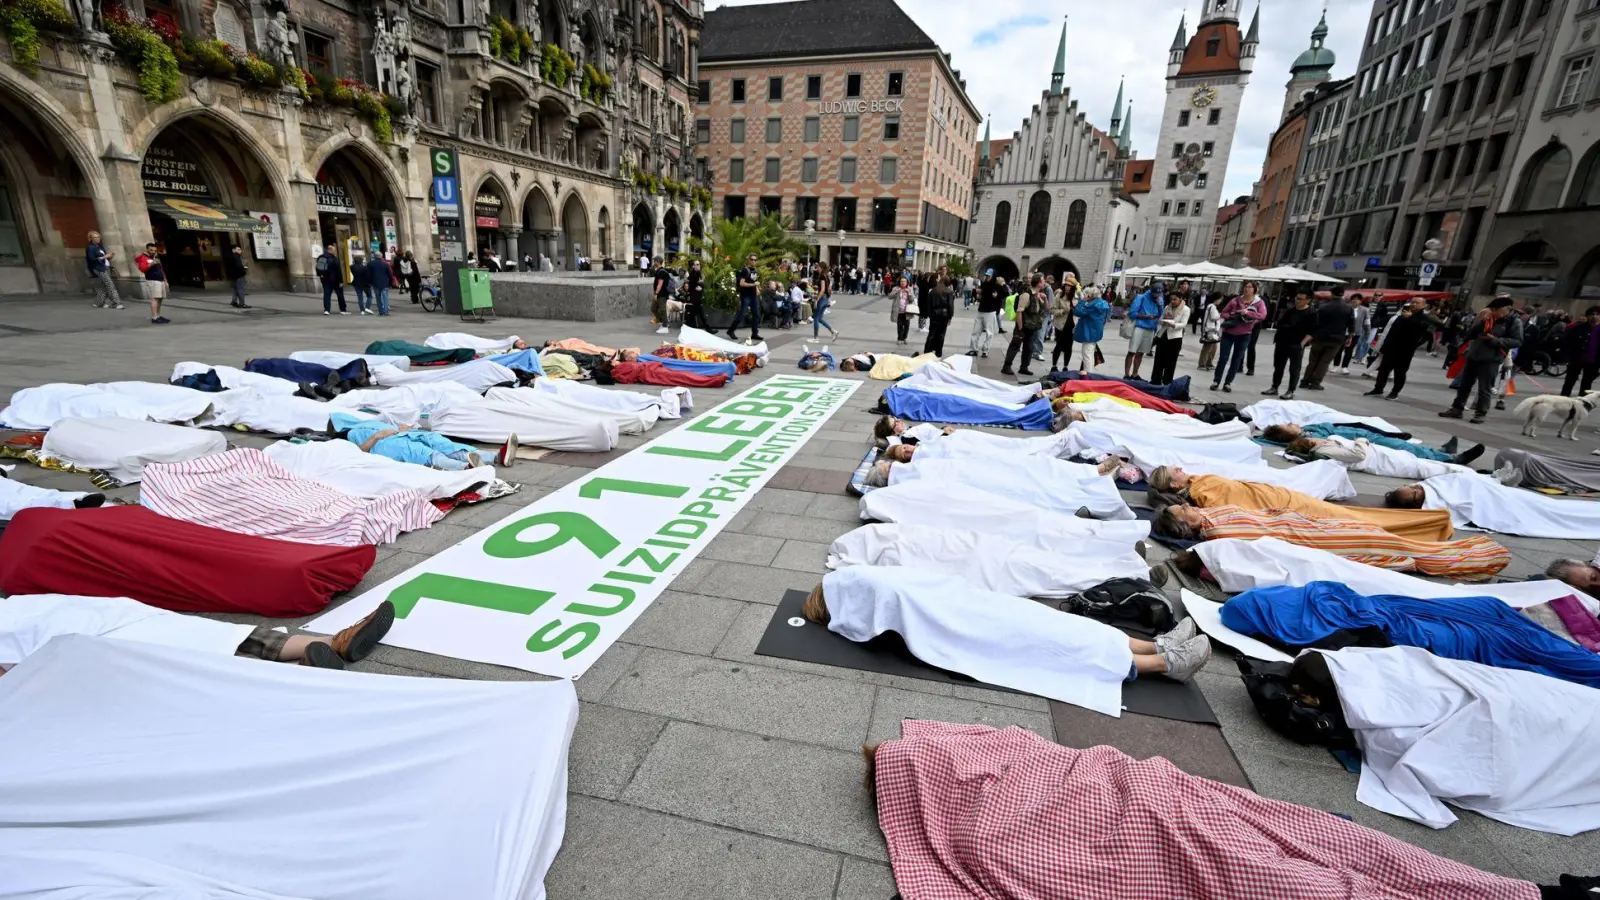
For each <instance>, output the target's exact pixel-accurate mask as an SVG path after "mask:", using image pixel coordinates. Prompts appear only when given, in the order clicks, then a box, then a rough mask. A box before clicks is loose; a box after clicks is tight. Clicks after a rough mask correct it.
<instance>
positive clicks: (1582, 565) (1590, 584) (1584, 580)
mask: <svg viewBox="0 0 1600 900" xmlns="http://www.w3.org/2000/svg"><path fill="white" fill-rule="evenodd" d="M1544 574H1545V575H1547V576H1548V577H1550V578H1553V579H1555V580H1556V581H1559V582H1561V583H1563V584H1568V585H1571V586H1572V587H1575V588H1577V589H1578V590H1580V591H1583V592H1584V593H1586V594H1590V595H1593V594H1596V593H1600V568H1596V567H1595V566H1594V565H1593V564H1591V563H1586V562H1580V561H1578V560H1576V559H1558V560H1556V561H1555V562H1553V563H1551V564H1550V565H1549V567H1548V568H1546V569H1545V570H1544Z"/></svg>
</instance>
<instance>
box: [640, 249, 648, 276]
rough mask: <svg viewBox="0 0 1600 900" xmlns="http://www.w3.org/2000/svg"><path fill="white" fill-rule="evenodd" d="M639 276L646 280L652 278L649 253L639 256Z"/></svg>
mask: <svg viewBox="0 0 1600 900" xmlns="http://www.w3.org/2000/svg"><path fill="white" fill-rule="evenodd" d="M639 275H640V276H642V277H645V278H649V277H650V254H648V253H640V254H639Z"/></svg>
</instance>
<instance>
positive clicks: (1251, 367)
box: [1244, 300, 1272, 378]
mask: <svg viewBox="0 0 1600 900" xmlns="http://www.w3.org/2000/svg"><path fill="white" fill-rule="evenodd" d="M1262 302H1263V303H1265V304H1266V306H1265V309H1266V311H1267V314H1266V315H1264V316H1262V317H1261V321H1259V322H1257V323H1256V327H1255V328H1253V329H1251V331H1250V343H1249V345H1248V346H1246V347H1245V354H1244V374H1245V375H1246V376H1247V377H1249V378H1254V377H1256V343H1257V342H1258V341H1260V340H1261V332H1263V331H1265V330H1266V328H1267V322H1268V321H1270V320H1271V319H1272V302H1271V301H1268V300H1263V301H1262Z"/></svg>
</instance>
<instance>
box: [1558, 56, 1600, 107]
mask: <svg viewBox="0 0 1600 900" xmlns="http://www.w3.org/2000/svg"><path fill="white" fill-rule="evenodd" d="M1593 70H1594V56H1592V55H1590V56H1582V57H1579V58H1577V59H1569V60H1567V67H1566V69H1565V70H1564V71H1563V72H1562V73H1561V82H1560V84H1559V85H1558V86H1557V88H1556V106H1558V107H1559V106H1571V105H1573V104H1574V103H1577V102H1578V101H1579V100H1582V99H1583V96H1584V94H1585V93H1586V92H1587V91H1586V88H1587V87H1588V84H1589V73H1590V72H1592V71H1593Z"/></svg>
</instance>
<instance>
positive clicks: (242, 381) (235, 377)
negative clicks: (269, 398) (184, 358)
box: [167, 362, 300, 394]
mask: <svg viewBox="0 0 1600 900" xmlns="http://www.w3.org/2000/svg"><path fill="white" fill-rule="evenodd" d="M206 372H215V373H217V380H218V381H220V382H222V386H223V387H224V388H226V389H228V390H235V389H237V388H254V389H256V390H258V391H260V392H262V393H264V394H293V393H294V392H296V391H298V390H300V386H299V385H297V384H295V383H294V382H292V381H289V380H287V379H283V378H277V377H274V376H272V375H262V374H261V373H260V372H246V371H245V370H243V369H235V368H234V367H233V366H214V365H212V364H210V363H202V362H181V363H177V364H176V365H174V366H173V367H172V377H171V378H169V379H167V380H168V381H177V380H178V379H180V378H184V377H187V376H189V375H202V374H204V373H206ZM191 390H192V388H191Z"/></svg>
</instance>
